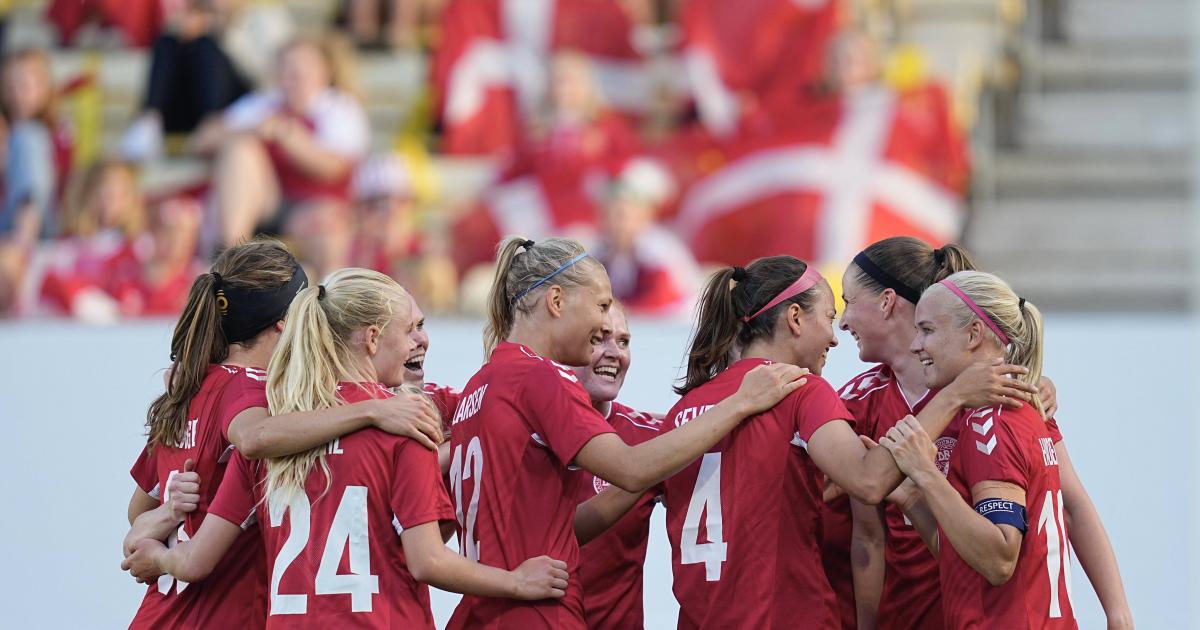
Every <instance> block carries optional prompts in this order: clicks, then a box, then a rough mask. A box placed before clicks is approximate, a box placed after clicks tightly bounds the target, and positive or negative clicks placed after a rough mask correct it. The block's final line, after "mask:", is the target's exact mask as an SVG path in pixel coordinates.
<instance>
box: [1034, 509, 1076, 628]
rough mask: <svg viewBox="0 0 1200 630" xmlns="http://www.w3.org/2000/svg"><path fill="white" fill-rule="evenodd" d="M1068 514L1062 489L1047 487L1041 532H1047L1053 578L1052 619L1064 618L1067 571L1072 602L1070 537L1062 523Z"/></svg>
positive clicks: (1068, 590) (1047, 562)
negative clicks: (1062, 588) (1061, 580)
mask: <svg viewBox="0 0 1200 630" xmlns="http://www.w3.org/2000/svg"><path fill="white" fill-rule="evenodd" d="M1056 509H1057V511H1056ZM1065 517H1066V514H1065V513H1064V512H1063V497H1062V490H1059V491H1058V492H1057V493H1055V492H1054V491H1053V490H1047V491H1046V501H1045V503H1043V504H1042V513H1041V514H1040V515H1038V533H1039V534H1040V533H1042V532H1043V531H1045V532H1046V571H1047V572H1048V573H1049V577H1050V611H1049V617H1050V618H1051V619H1057V618H1059V617H1062V602H1061V601H1060V600H1059V595H1058V577H1059V575H1062V574H1065V578H1066V582H1067V603H1068V604H1070V603H1071V546H1070V542H1069V540H1068V538H1067V528H1066V527H1065V525H1063V524H1062V523H1065Z"/></svg>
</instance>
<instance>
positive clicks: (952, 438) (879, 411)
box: [841, 365, 960, 630]
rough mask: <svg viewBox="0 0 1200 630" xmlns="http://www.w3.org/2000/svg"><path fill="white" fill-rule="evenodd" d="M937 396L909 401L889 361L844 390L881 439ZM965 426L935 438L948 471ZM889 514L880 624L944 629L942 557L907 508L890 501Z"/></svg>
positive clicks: (862, 423)
mask: <svg viewBox="0 0 1200 630" xmlns="http://www.w3.org/2000/svg"><path fill="white" fill-rule="evenodd" d="M936 394H937V391H936V390H931V391H928V392H926V393H925V395H924V396H922V397H921V398H919V399H918V400H916V401H913V402H909V400H908V399H907V397H906V396H905V395H904V392H903V390H901V388H900V382H899V381H898V380H896V376H895V374H894V373H893V372H892V370H891V368H889V367H888V366H886V365H877V366H875V367H873V368H871V369H870V370H867V371H866V372H863V373H862V374H859V375H858V376H856V377H854V378H853V379H851V380H850V382H848V383H846V385H844V386H843V387H842V390H841V396H842V402H844V403H846V408H847V409H849V410H850V413H852V414H854V417H855V419H857V420H858V422H859V432H860V433H861V434H863V435H866V436H867V437H869V438H871V439H873V440H875V441H876V442H878V441H879V440H880V438H882V437H883V436H884V435H886V434H887V432H888V430H890V429H891V428H892V427H894V426H896V424H897V423H899V422H900V420H902V419H904V417H905V416H907V415H910V414H914V415H915V414H917V413H920V412H921V410H922V409H924V408H925V404H926V403H927V402H929V400H931V399H932V398H933V397H934V396H935V395H936ZM959 426H960V424H959V422H958V421H957V420H956V421H953V422H951V423H950V424H949V425H948V426H947V427H946V430H945V431H943V432H942V434H941V435H940V436H938V437H937V439H935V440H934V444H936V445H937V449H938V454H937V464H938V468H939V469H940V470H941V471H942V474H947V473H948V472H949V469H950V468H949V467H950V455H951V453H953V452H954V446H955V444H957V442H958V433H959ZM847 509H849V508H848V507H847ZM884 515H885V520H886V524H887V547H886V550H885V551H884V562H885V564H886V567H887V568H886V572H885V577H884V582H883V593H882V595H881V596H880V599H879V611H878V616H877V619H878V624H879V628H880V630H914V629H918V628H919V629H922V630H935V629H936V630H940V629H941V628H942V627H943V625H942V602H941V599H942V596H941V590H940V589H941V586H940V584H939V582H938V561H937V558H934V557H933V554H931V553H930V552H929V548H928V547H926V546H925V542H924V541H922V540H921V535H920V534H919V533H917V530H916V529H915V528H914V527H913V526H912V524H911V523H910V522H909V520H908V519H907V518H906V517H905V516H904V512H902V511H901V510H900V509H899V508H897V507H896V506H895V505H892V504H890V503H889V504H888V505H887V507H886V508H885V509H884Z"/></svg>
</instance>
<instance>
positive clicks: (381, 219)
mask: <svg viewBox="0 0 1200 630" xmlns="http://www.w3.org/2000/svg"><path fill="white" fill-rule="evenodd" d="M354 194H355V211H354V218H355V221H356V230H355V237H354V242H353V246H352V247H351V248H350V251H351V256H350V263H349V264H351V265H353V266H355V267H365V268H368V269H374V270H376V271H379V272H381V273H386V274H388V275H389V276H392V277H393V278H395V279H396V280H397V281H398V282H400V284H402V285H404V286H405V287H407V288H409V290H410V291H412V292H413V294H414V295H416V296H417V298H419V299H420V302H421V304H423V305H426V308H428V309H429V310H431V311H433V312H445V311H448V310H450V309H452V308H454V302H455V299H456V297H457V292H458V290H457V287H458V278H457V275H456V274H455V270H454V264H453V263H452V262H451V261H450V258H449V256H447V255H446V252H445V249H446V248H445V247H444V243H442V242H441V239H440V238H439V235H438V234H432V233H429V232H428V230H422V229H421V226H420V225H419V222H418V217H417V216H416V211H415V210H416V208H415V204H414V197H413V188H412V182H411V180H410V179H409V175H408V171H407V169H406V168H405V166H404V164H403V162H402V161H401V160H400V158H399V157H397V156H395V155H393V154H387V155H381V156H376V157H373V158H371V159H370V160H368V161H366V162H365V163H363V165H362V166H360V167H359V168H358V171H357V172H356V173H355V176H354Z"/></svg>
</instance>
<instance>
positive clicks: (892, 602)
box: [826, 237, 1132, 630]
mask: <svg viewBox="0 0 1200 630" xmlns="http://www.w3.org/2000/svg"><path fill="white" fill-rule="evenodd" d="M973 268H974V264H973V262H972V261H971V259H970V257H969V256H968V255H967V253H966V252H965V251H964V250H962V249H961V248H960V247H958V246H956V245H947V246H945V247H942V248H937V249H935V248H933V247H931V246H929V245H928V244H926V243H924V242H922V241H920V240H918V239H914V238H909V237H894V238H888V239H884V240H882V241H879V242H877V243H874V244H872V245H871V246H869V247H867V248H866V249H865V250H864V251H863V252H861V253H859V254H858V255H857V256H856V257H855V259H854V262H853V263H851V265H850V266H849V267H848V268H847V270H846V273H845V275H844V276H843V279H842V292H843V298H844V300H845V303H846V306H845V310H844V312H843V314H842V319H841V327H842V329H843V330H847V331H849V332H850V333H851V335H853V336H854V338H855V340H856V341H857V343H858V349H859V358H861V359H862V360H863V361H866V362H872V363H879V365H876V366H874V367H872V368H871V369H869V370H867V371H865V372H863V373H862V374H860V375H858V376H856V377H855V378H853V379H851V380H850V381H849V382H848V383H847V384H846V385H845V386H844V387H843V388H842V390H841V395H842V402H844V403H845V404H846V407H847V409H849V410H850V412H851V414H852V415H853V416H854V417H855V419H856V420H857V421H858V423H859V427H858V430H859V433H861V434H863V435H866V436H868V437H871V438H873V439H875V440H878V439H880V438H882V437H883V435H884V434H885V433H886V432H887V431H888V430H889V429H890V428H891V427H893V426H895V424H896V423H897V422H899V420H900V419H902V418H903V417H904V416H905V415H908V414H911V413H915V412H917V411H919V410H920V409H921V408H922V407H923V405H924V403H925V401H927V400H928V399H929V398H930V397H931V395H932V392H931V390H928V389H927V388H926V387H925V380H924V375H923V366H922V365H921V364H920V362H919V361H918V360H917V358H916V356H915V355H913V354H912V352H911V351H910V350H909V348H910V346H911V345H912V338H913V337H914V336H915V334H916V332H915V331H916V329H915V327H914V325H913V314H914V309H915V308H916V300H917V299H919V296H920V294H921V292H923V291H924V290H925V289H926V288H928V286H929V285H931V284H933V283H935V282H938V281H940V280H942V279H944V278H946V277H947V276H949V275H950V274H952V273H955V272H957V271H963V270H970V269H973ZM1048 383H1049V381H1048V379H1045V378H1043V379H1042V382H1041V384H1040V385H1041V387H1040V391H1041V398H1042V400H1043V402H1045V403H1046V404H1047V412H1048V414H1047V415H1048V416H1050V415H1052V414H1053V413H1054V411H1053V407H1054V403H1053V402H1052V400H1050V398H1051V397H1052V393H1053V389H1052V388H1049V387H1046V385H1047V384H1048ZM1048 394H1050V396H1048ZM1047 428H1048V430H1049V431H1050V433H1051V437H1053V438H1054V439H1055V451H1056V452H1057V453H1058V460H1059V467H1060V476H1061V479H1062V485H1063V498H1064V507H1065V508H1066V510H1067V513H1068V514H1070V515H1071V519H1070V520H1071V524H1072V528H1071V539H1072V542H1073V544H1074V547H1075V550H1076V551H1077V552H1078V553H1079V557H1080V561H1081V563H1082V564H1083V566H1084V569H1085V570H1086V571H1087V573H1088V576H1089V578H1091V580H1092V583H1093V586H1094V587H1095V589H1096V592H1097V594H1098V595H1099V597H1100V602H1101V604H1102V605H1103V606H1104V610H1105V611H1106V613H1107V615H1108V618H1109V627H1110V628H1130V627H1132V615H1131V613H1130V610H1129V604H1128V602H1127V600H1126V597H1125V591H1124V587H1123V586H1122V583H1121V577H1120V572H1119V570H1118V568H1117V562H1116V556H1115V555H1114V553H1113V551H1112V546H1111V544H1110V543H1109V540H1108V536H1107V534H1106V533H1105V531H1104V526H1103V525H1102V524H1101V522H1100V517H1099V514H1098V513H1097V511H1096V509H1095V506H1094V505H1093V504H1092V501H1091V499H1090V498H1089V497H1088V494H1087V492H1086V490H1085V489H1084V487H1083V485H1082V483H1081V482H1080V480H1079V476H1078V475H1077V474H1076V473H1075V470H1074V468H1073V467H1072V466H1071V463H1070V458H1069V456H1068V455H1067V451H1066V445H1065V444H1064V443H1063V441H1062V437H1061V434H1059V433H1058V428H1057V425H1056V424H1055V423H1054V421H1053V419H1048V420H1047ZM958 430H959V426H958V424H957V423H951V425H950V426H949V427H947V428H946V430H945V431H944V432H943V433H942V434H941V435H940V436H938V438H937V439H936V440H935V445H936V446H937V447H938V460H937V461H938V463H939V467H940V469H941V470H942V472H943V474H945V473H947V472H948V463H949V459H950V454H951V452H952V451H953V449H954V446H955V444H956V443H957V441H958V438H959V435H958ZM831 507H832V508H833V509H831V510H829V511H827V515H828V514H830V513H832V514H834V517H833V519H837V518H838V516H837V513H838V512H839V511H841V510H839V509H838V508H839V507H840V506H839V505H838V504H837V503H834V504H832V505H831ZM880 512H883V514H882V515H881V514H880ZM844 513H845V514H846V515H847V516H848V514H849V507H848V506H847V507H845V509H844ZM830 520H831V519H830V518H829V517H828V516H827V519H826V535H827V536H828V535H829V533H830V530H833V529H836V528H835V527H830ZM885 530H886V534H885ZM847 537H848V536H847ZM885 540H886V545H885ZM832 546H833V545H830V546H828V547H827V549H826V551H827V552H829V551H830V548H829V547H832ZM851 546H852V547H853V549H854V558H855V562H854V571H855V583H856V587H857V589H856V590H857V593H856V595H857V597H856V599H857V602H858V610H859V617H858V625H859V627H860V628H861V629H863V630H870V629H871V628H874V627H876V625H878V627H880V628H883V629H885V630H913V629H922V630H938V629H940V628H942V627H943V621H942V609H941V589H940V585H939V582H938V568H937V559H936V558H934V557H932V556H931V555H930V554H929V553H928V551H927V549H926V548H925V545H924V544H923V543H922V542H921V539H920V536H919V535H918V534H917V532H916V530H915V529H913V527H912V525H911V524H910V523H908V522H906V519H905V517H904V515H903V513H902V512H901V511H900V509H899V508H898V507H896V506H895V505H889V506H887V508H886V510H883V508H882V507H881V508H880V509H879V510H876V509H875V508H865V507H864V506H856V513H855V520H854V536H853V543H852V545H851ZM885 546H886V550H885ZM845 549H846V546H845V545H842V546H841V550H838V549H834V550H833V552H834V553H827V555H826V560H827V562H826V566H827V568H828V567H829V565H830V562H828V560H829V558H830V557H831V556H833V555H834V554H837V553H838V552H839V551H840V555H841V558H842V564H843V565H845V566H847V567H848V566H849V564H850V563H848V562H846V561H845V558H846V557H847V556H848V555H849V553H848V551H846V550H845ZM885 560H886V561H885ZM885 567H886V568H885ZM832 580H833V576H832V575H831V581H832ZM876 620H877V621H876Z"/></svg>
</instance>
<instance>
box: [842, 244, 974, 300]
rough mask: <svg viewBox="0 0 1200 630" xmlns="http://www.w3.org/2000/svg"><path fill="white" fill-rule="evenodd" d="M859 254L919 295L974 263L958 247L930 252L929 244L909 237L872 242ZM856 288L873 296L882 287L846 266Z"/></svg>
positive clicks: (861, 272)
mask: <svg viewBox="0 0 1200 630" xmlns="http://www.w3.org/2000/svg"><path fill="white" fill-rule="evenodd" d="M862 253H863V255H865V256H866V257H867V258H869V259H870V260H871V262H873V263H875V266H876V267H879V268H880V269H881V270H883V271H884V272H885V273H887V274H888V275H890V276H891V277H893V278H895V279H897V280H899V281H900V282H902V283H904V286H907V287H909V288H911V289H912V290H914V291H916V292H917V294H920V293H921V292H922V291H924V290H925V289H927V288H929V285H931V284H933V283H935V282H939V281H941V280H943V279H945V278H946V277H947V276H949V275H950V274H952V273H958V272H959V271H971V270H973V269H975V267H976V265H975V261H974V260H972V259H971V255H970V254H969V253H967V250H966V249H964V248H963V247H962V246H961V245H955V244H953V243H951V244H948V245H946V246H944V247H941V248H939V249H934V248H933V247H932V246H931V245H930V244H929V243H926V242H925V241H922V240H921V239H918V238H913V237H911V236H893V237H891V238H885V239H883V240H881V241H876V242H874V243H871V244H870V245H868V246H867V248H866V249H864V250H863V252H862ZM850 267H851V268H852V269H854V271H855V278H856V279H857V280H858V284H859V286H861V287H863V288H864V289H866V290H868V291H870V292H871V293H874V294H876V295H878V294H880V293H883V290H884V289H885V287H884V286H883V285H882V284H880V283H879V281H878V280H876V279H874V278H872V277H871V276H870V275H869V274H867V273H866V272H865V271H863V270H862V269H861V268H859V266H858V265H856V264H854V263H850Z"/></svg>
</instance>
